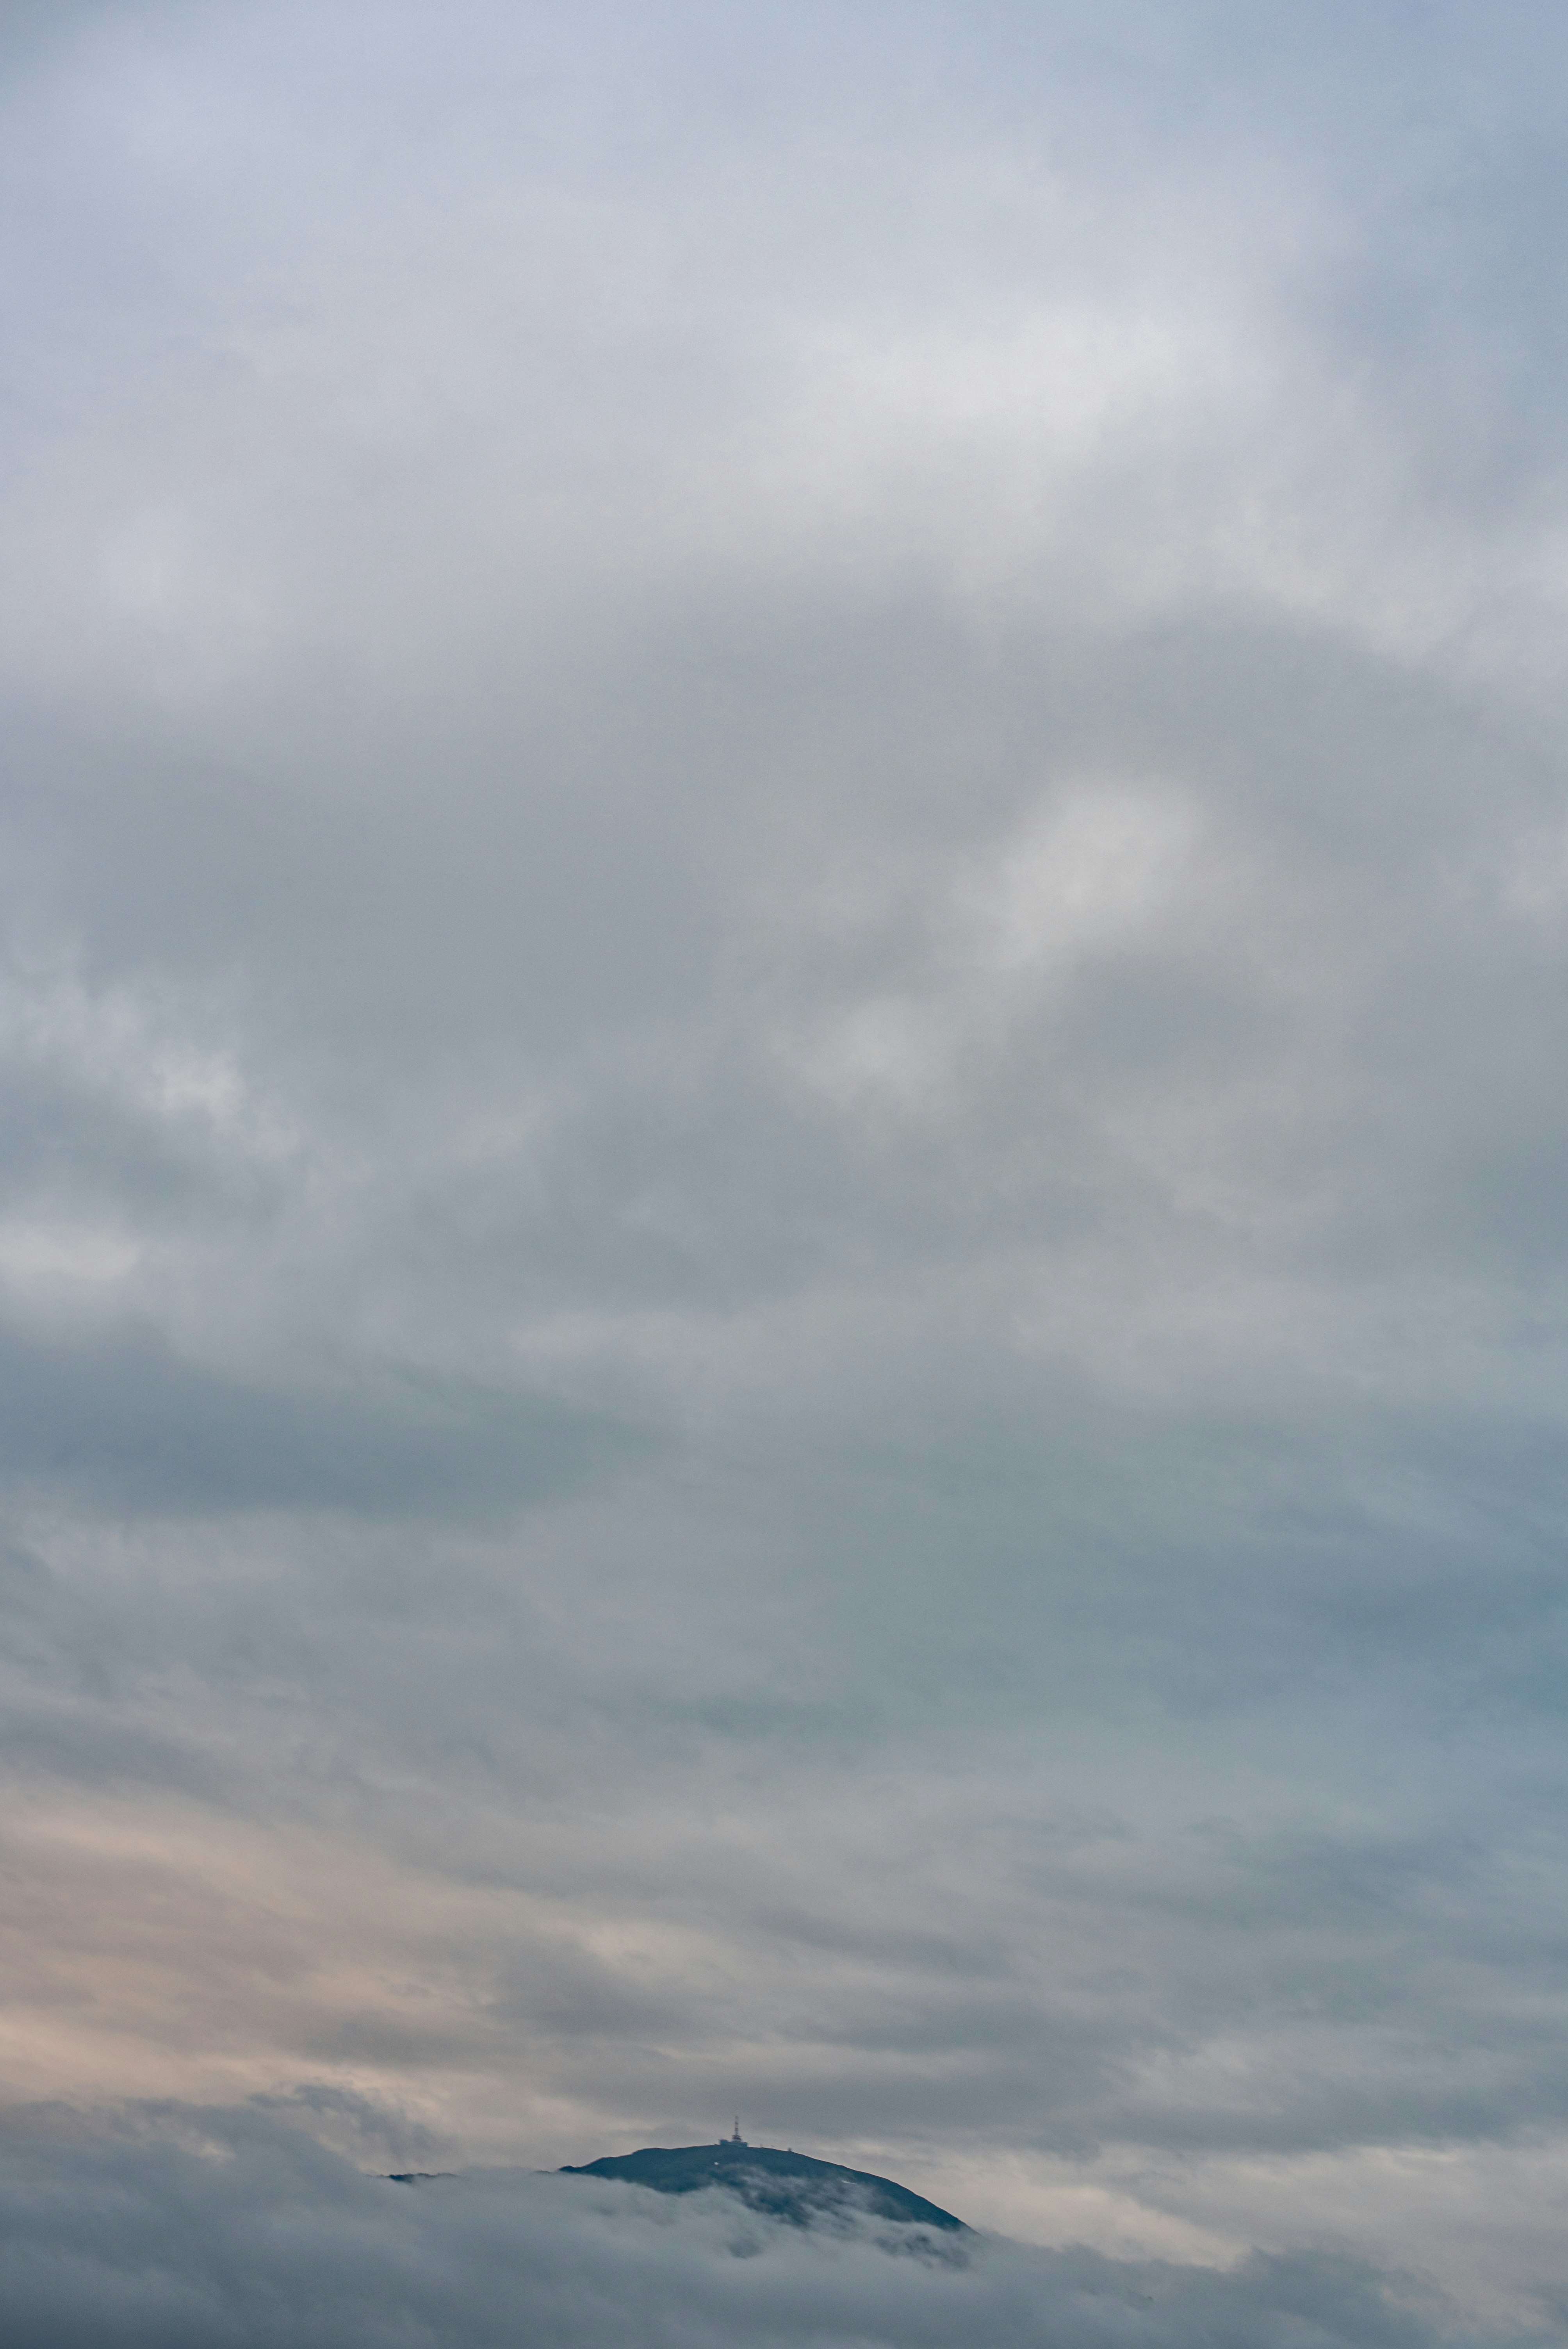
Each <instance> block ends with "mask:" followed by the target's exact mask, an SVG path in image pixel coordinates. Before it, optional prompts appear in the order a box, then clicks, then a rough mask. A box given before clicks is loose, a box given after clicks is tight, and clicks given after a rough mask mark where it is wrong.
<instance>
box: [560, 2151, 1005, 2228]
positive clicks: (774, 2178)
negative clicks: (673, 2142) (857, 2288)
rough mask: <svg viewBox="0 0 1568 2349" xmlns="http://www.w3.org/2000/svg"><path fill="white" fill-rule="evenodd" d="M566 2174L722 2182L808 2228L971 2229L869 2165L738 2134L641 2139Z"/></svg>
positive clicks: (669, 2183)
mask: <svg viewBox="0 0 1568 2349" xmlns="http://www.w3.org/2000/svg"><path fill="white" fill-rule="evenodd" d="M560 2175H561V2176H562V2177H565V2178H624V2179H625V2180H626V2182H627V2183H628V2184H629V2185H632V2186H651V2187H652V2188H653V2189H654V2191H655V2193H656V2194H696V2193H700V2192H701V2190H702V2189H703V2188H704V2187H705V2186H724V2187H727V2188H728V2189H729V2191H730V2192H731V2193H732V2194H738V2195H739V2197H740V2199H741V2200H742V2201H743V2202H746V2203H748V2204H749V2206H750V2208H751V2209H753V2210H759V2211H762V2212H764V2213H765V2214H766V2215H767V2216H768V2217H769V2218H770V2219H785V2220H789V2222H790V2224H791V2225H794V2226H797V2227H809V2226H811V2225H813V2224H815V2223H816V2222H817V2221H818V2220H821V2219H824V2218H829V2219H830V2218H833V2217H837V2216H841V2215H842V2216H846V2217H847V2216H854V2215H857V2214H858V2215H861V2216H863V2217H866V2218H871V2219H882V2220H889V2219H891V2220H894V2221H895V2222H896V2223H898V2224H899V2225H902V2226H910V2227H938V2228H941V2229H943V2230H945V2231H946V2232H948V2233H950V2234H961V2235H967V2234H968V2233H969V2232H970V2231H971V2230H970V2229H969V2228H967V2227H966V2226H965V2223H964V2221H963V2220H962V2219H955V2218H954V2215H953V2213H952V2211H951V2210H943V2209H939V2208H938V2207H937V2205H936V2204H935V2203H934V2202H928V2201H927V2200H926V2199H925V2198H924V2196H923V2195H921V2194H912V2193H911V2192H910V2190H909V2188H908V2187H907V2186H898V2185H895V2184H894V2182H893V2180H892V2178H875V2177H873V2176H872V2173H871V2172H870V2171H869V2170H865V2169H846V2168H843V2166H842V2164H841V2163H840V2162H837V2161H817V2160H814V2159H813V2158H812V2157H811V2155H810V2154H809V2153H794V2152H789V2151H781V2150H780V2149H779V2147H777V2146H771V2145H747V2144H746V2143H745V2142H744V2141H743V2140H742V2139H741V2138H740V2137H725V2138H723V2139H721V2141H720V2142H719V2143H718V2144H717V2145H679V2146H664V2145H649V2146H645V2147H643V2150H642V2151H641V2152H640V2153H612V2154H606V2155H605V2157H604V2158H603V2160H601V2161H586V2162H583V2163H581V2164H576V2163H573V2162H568V2163H566V2164H565V2166H564V2167H563V2168H562V2171H561V2173H560Z"/></svg>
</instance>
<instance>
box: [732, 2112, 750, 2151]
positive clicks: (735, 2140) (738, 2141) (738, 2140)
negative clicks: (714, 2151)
mask: <svg viewBox="0 0 1568 2349" xmlns="http://www.w3.org/2000/svg"><path fill="white" fill-rule="evenodd" d="M729 2142H730V2144H731V2145H744V2144H745V2143H746V2139H745V2138H744V2137H742V2136H741V2134H740V2115H739V2114H738V2113H737V2114H736V2116H735V2135H734V2136H733V2137H731V2138H730V2140H729Z"/></svg>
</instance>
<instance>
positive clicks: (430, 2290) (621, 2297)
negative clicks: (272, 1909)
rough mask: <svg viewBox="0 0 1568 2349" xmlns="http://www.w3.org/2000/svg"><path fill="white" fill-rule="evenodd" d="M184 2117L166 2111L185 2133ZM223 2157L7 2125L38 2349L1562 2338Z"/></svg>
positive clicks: (208, 2145) (1019, 2260) (1269, 2273)
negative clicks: (49, 2135)
mask: <svg viewBox="0 0 1568 2349" xmlns="http://www.w3.org/2000/svg"><path fill="white" fill-rule="evenodd" d="M161 2126H162V2127H165V2128H167V2127H169V2126H170V2116H169V2115H167V2114H165V2115H164V2116H161ZM184 2126H185V2127H186V2130H187V2132H188V2134H189V2135H190V2136H191V2137H200V2138H201V2141H202V2149H201V2151H194V2150H191V2149H182V2148H179V2147H174V2146H172V2145H170V2144H168V2143H163V2144H149V2143H145V2142H144V2143H125V2142H120V2143H113V2142H99V2143H88V2144H48V2143H44V2142H40V2141H38V2140H36V2139H35V2140H33V2141H31V2142H26V2143H23V2142H18V2141H16V2140H5V2139H0V2309H3V2310H4V2312H5V2317H4V2326H5V2339H6V2340H7V2341H8V2342H15V2344H17V2349H611V2344H614V2349H740V2345H741V2344H744V2349H977V2344H985V2349H1544V2344H1545V2343H1546V2341H1547V2340H1548V2338H1551V2339H1556V2338H1558V2337H1560V2336H1558V2335H1557V2334H1555V2333H1553V2334H1551V2335H1548V2334H1546V2333H1527V2332H1525V2331H1522V2330H1520V2329H1518V2328H1515V2327H1510V2326H1500V2327H1494V2328H1491V2329H1486V2330H1483V2331H1480V2332H1478V2331H1476V2330H1474V2329H1469V2328H1466V2327H1465V2326H1464V2325H1463V2324H1462V2323H1460V2322H1459V2320H1458V2318H1457V2316H1456V2313H1455V2312H1453V2311H1452V2310H1450V2309H1445V2307H1444V2305H1443V2303H1442V2302H1441V2299H1440V2297H1439V2295H1437V2294H1435V2293H1434V2292H1432V2291H1431V2290H1430V2288H1429V2287H1423V2286H1422V2285H1420V2284H1419V2283H1418V2282H1414V2281H1413V2280H1411V2279H1408V2278H1401V2277H1398V2276H1390V2275H1387V2274H1383V2273H1379V2272H1378V2271H1377V2270H1376V2269H1375V2268H1373V2267H1371V2266H1370V2265H1368V2264H1367V2263H1365V2262H1362V2261H1356V2260H1353V2259H1347V2258H1344V2257H1337V2258H1336V2257H1333V2256H1329V2255H1326V2254H1322V2253H1310V2252H1305V2253H1298V2254H1294V2255H1292V2256H1289V2257H1278V2258H1263V2257H1259V2258H1253V2259H1250V2260H1248V2261H1243V2263H1242V2264H1241V2265H1240V2266H1239V2267H1237V2268H1234V2269H1233V2270H1231V2271H1218V2270H1215V2269H1212V2268H1200V2267H1192V2266H1185V2267H1184V2266H1180V2265H1172V2264H1171V2263H1168V2262H1160V2261H1117V2260H1113V2259H1107V2258H1104V2257H1102V2256H1099V2255H1097V2254H1096V2253H1094V2252H1091V2251H1060V2252H1051V2251H1028V2250H1026V2249H1024V2248H1022V2247H1021V2246H1019V2245H1017V2244H1013V2243H1008V2242H1006V2241H1005V2240H1001V2239H999V2238H993V2237H987V2236H983V2235H978V2234H975V2233H973V2232H971V2231H970V2230H962V2231H961V2232H955V2231H954V2230H951V2229H947V2230H942V2229H936V2228H933V2227H929V2226H922V2225H913V2226H911V2225H901V2224H896V2223H890V2221H889V2220H888V2218H887V2217H886V2215H885V2214H878V2213H875V2212H871V2211H865V2210H861V2211H857V2210H855V2209H853V2208H851V2207H850V2206H849V2205H848V2204H843V2203H841V2204H840V2205H839V2206H838V2207H836V2208H835V2209H833V2210H831V2212H828V2211H826V2210H822V2211H820V2212H819V2214H818V2223H809V2224H801V2223H799V2212H798V2211H795V2212H791V2213H789V2214H788V2215H779V2214H776V2213H770V2212H769V2211H767V2210H765V2209H758V2207H756V2205H755V2203H754V2202H753V2201H752V2200H750V2199H748V2198H747V2197H746V2196H745V2195H744V2194H743V2193H738V2192H737V2191H735V2190H733V2189H732V2187H731V2186H730V2185H727V2184H721V2185H717V2186H715V2187H712V2188H708V2189H699V2190H696V2191H692V2192H686V2191H678V2192H675V2193H671V2192H667V2191H662V2190H658V2189H654V2188H650V2187H646V2186H637V2185H634V2184H631V2183H628V2182H626V2181H625V2180H624V2179H622V2178H614V2177H604V2176H602V2175H594V2174H593V2171H592V2170H589V2171H587V2172H583V2171H579V2172H576V2173H572V2172H565V2173H557V2174H554V2175H546V2174H541V2173H538V2172H530V2171H510V2170H500V2171H478V2172H475V2173H472V2174H470V2175H467V2176H460V2177H448V2178H440V2177H432V2178H426V2179H423V2180H421V2181H420V2182H419V2183H418V2186H417V2187H415V2188H413V2189H410V2187H409V2186H407V2185H405V2184H400V2183H397V2181H395V2180H393V2179H390V2178H373V2177H366V2176H365V2175H364V2174H362V2173H361V2172H360V2171H358V2170H356V2169H354V2168H351V2167H350V2166H349V2165H348V2164H347V2163H346V2162H344V2161H341V2160H339V2159H338V2158H336V2157H335V2156H334V2155H331V2154H329V2153H327V2152H325V2150H324V2149H323V2148H322V2147H320V2146H317V2145H315V2144H314V2143H312V2142H311V2141H310V2140H309V2139H307V2138H305V2137H302V2136H300V2135H299V2134H298V2133H297V2132H294V2131H292V2130H288V2129H284V2128H281V2127H278V2126H277V2125H276V2124H275V2123H271V2122H268V2121H266V2120H264V2119H263V2118H261V2117H259V2116H255V2115H253V2114H249V2115H247V2114H235V2113H228V2114H222V2113H207V2114H196V2113H192V2114H190V2115H187V2116H184Z"/></svg>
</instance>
